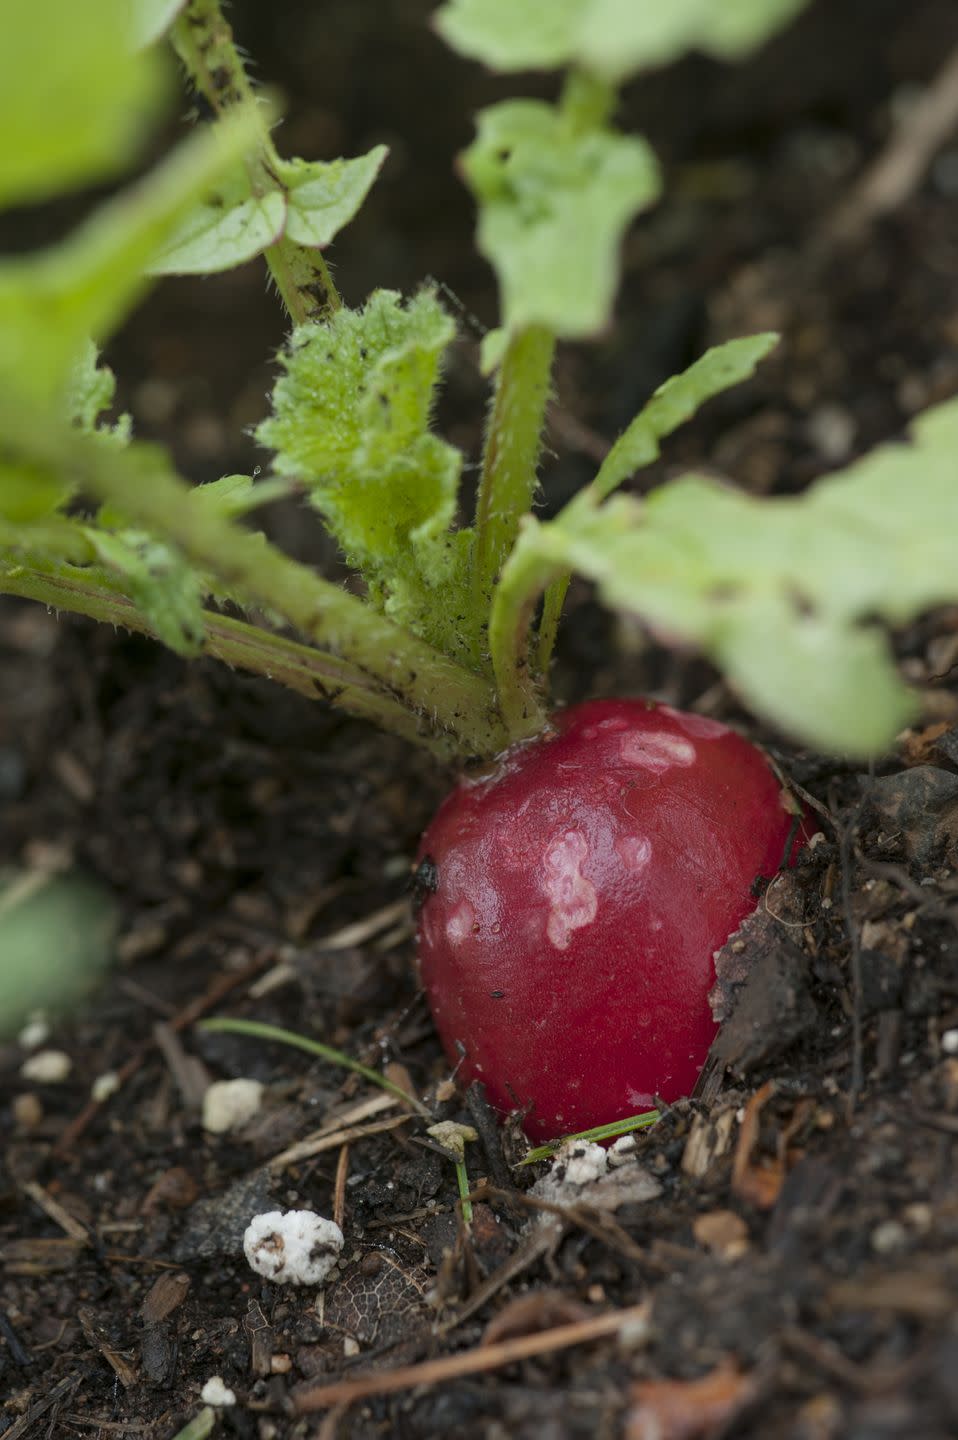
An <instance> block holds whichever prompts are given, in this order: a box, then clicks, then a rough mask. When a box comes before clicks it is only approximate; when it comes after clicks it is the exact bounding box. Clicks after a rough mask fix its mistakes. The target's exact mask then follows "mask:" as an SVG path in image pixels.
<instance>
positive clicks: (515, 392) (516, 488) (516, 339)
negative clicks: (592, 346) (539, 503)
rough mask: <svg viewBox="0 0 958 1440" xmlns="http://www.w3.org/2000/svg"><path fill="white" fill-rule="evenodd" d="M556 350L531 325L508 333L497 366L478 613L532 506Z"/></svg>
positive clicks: (485, 471) (481, 517)
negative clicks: (511, 333)
mask: <svg viewBox="0 0 958 1440" xmlns="http://www.w3.org/2000/svg"><path fill="white" fill-rule="evenodd" d="M554 351H555V336H554V335H553V334H552V333H551V332H550V331H549V330H546V329H545V328H544V327H543V326H540V325H533V326H530V327H529V328H528V329H526V330H522V331H520V332H519V333H518V334H517V335H514V336H513V337H512V338H511V339H510V341H509V343H508V345H507V347H506V353H505V355H504V356H503V359H502V364H501V366H500V368H499V374H498V377H497V380H496V393H495V399H494V401H493V406H492V415H491V417H490V420H489V430H488V434H487V436H486V448H485V453H484V455H483V462H482V477H481V479H480V481H479V494H478V497H477V500H476V521H475V531H476V538H475V542H474V547H473V556H472V584H473V597H474V601H475V607H476V611H477V613H478V614H480V615H487V614H488V613H489V605H490V602H491V599H492V592H493V588H494V586H495V584H496V580H497V578H498V575H499V571H500V570H501V569H502V566H503V563H504V561H505V559H506V557H507V556H508V554H509V552H510V551H511V549H512V547H513V545H514V544H515V539H516V536H517V534H518V533H519V521H520V520H521V518H522V516H523V515H525V514H527V512H528V511H529V510H530V509H531V507H532V498H533V495H534V493H535V487H536V464H537V462H538V459H539V450H540V448H541V445H542V427H543V421H544V417H545V409H546V403H547V401H548V398H549V381H550V375H551V372H552V356H553V353H554Z"/></svg>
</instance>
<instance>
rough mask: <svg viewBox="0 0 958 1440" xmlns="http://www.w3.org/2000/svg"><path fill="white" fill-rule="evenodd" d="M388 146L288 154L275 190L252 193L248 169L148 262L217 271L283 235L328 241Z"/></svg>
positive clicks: (166, 268)
mask: <svg viewBox="0 0 958 1440" xmlns="http://www.w3.org/2000/svg"><path fill="white" fill-rule="evenodd" d="M387 154H388V151H387V149H386V146H385V145H377V146H376V147H375V148H374V149H373V150H370V152H369V154H368V155H361V156H359V157H358V158H357V159H355V160H331V161H329V162H322V161H318V162H315V163H313V164H308V163H307V162H306V161H305V160H284V161H280V162H279V163H278V164H276V165H274V166H273V167H272V170H271V174H273V173H275V179H276V188H275V189H272V190H268V191H266V192H265V193H264V194H261V195H254V194H253V192H252V188H251V185H250V180H249V177H248V175H247V173H246V170H245V168H238V169H237V170H236V171H235V172H234V173H233V174H232V175H231V176H230V177H229V179H228V181H227V182H226V183H225V184H223V185H221V186H220V187H219V189H218V191H217V193H216V194H215V195H214V196H212V197H211V198H210V199H208V200H204V201H203V202H202V203H201V204H199V205H197V206H196V207H195V208H194V209H193V210H191V211H190V213H189V214H188V215H186V216H185V218H184V220H183V222H182V224H181V225H180V226H179V228H178V229H177V231H176V233H175V234H174V235H173V236H172V237H171V239H170V241H169V243H168V245H167V246H166V247H165V248H164V249H163V251H162V252H161V254H160V255H159V256H158V258H157V259H156V260H154V262H153V264H152V265H151V266H150V271H151V274H153V275H215V274H217V273H218V272H219V271H221V270H230V269H232V268H233V267H234V266H236V265H245V264H246V262H247V261H248V260H252V259H254V258H255V256H257V255H261V254H262V252H263V251H264V250H266V249H268V247H269V246H270V245H275V244H276V242H277V241H278V240H280V239H282V238H283V237H284V236H285V237H286V239H288V240H292V241H294V242H295V243H296V244H298V245H307V246H323V245H328V244H329V243H330V241H331V240H332V239H334V237H335V236H336V235H337V234H338V233H339V231H340V230H341V229H342V228H343V226H344V225H348V223H349V221H350V220H352V218H353V216H354V215H355V214H356V212H357V211H358V210H359V208H360V206H361V205H362V203H363V201H364V200H365V198H366V195H367V194H368V193H369V189H370V186H371V185H372V183H373V181H374V180H375V178H376V176H377V174H378V173H379V169H380V166H381V165H382V163H383V160H384V159H385V157H386V155H387Z"/></svg>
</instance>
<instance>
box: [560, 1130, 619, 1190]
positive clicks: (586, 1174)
mask: <svg viewBox="0 0 958 1440" xmlns="http://www.w3.org/2000/svg"><path fill="white" fill-rule="evenodd" d="M608 1168H609V1154H608V1151H607V1150H605V1149H604V1148H603V1146H601V1145H596V1144H594V1142H593V1141H591V1140H570V1141H568V1142H567V1143H566V1144H565V1145H561V1146H560V1147H559V1149H558V1150H557V1151H556V1155H555V1160H554V1161H553V1163H552V1173H553V1175H554V1176H555V1178H556V1179H557V1180H559V1181H564V1182H565V1183H566V1184H567V1185H591V1183H592V1181H593V1180H598V1178H599V1176H600V1175H604V1174H605V1172H606V1170H608Z"/></svg>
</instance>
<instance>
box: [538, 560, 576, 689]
mask: <svg viewBox="0 0 958 1440" xmlns="http://www.w3.org/2000/svg"><path fill="white" fill-rule="evenodd" d="M569 578H570V577H569V575H568V574H565V575H559V576H558V577H557V578H556V579H555V580H553V581H552V583H551V585H550V586H549V588H548V589H547V590H546V594H545V599H544V600H543V602H542V615H541V617H540V619H539V634H538V638H537V641H536V672H537V674H539V675H541V676H542V677H543V679H544V680H546V681H547V680H548V676H549V667H550V665H551V664H552V652H553V650H554V649H555V643H556V636H557V634H558V633H559V621H560V620H561V619H562V607H563V605H564V604H565V597H566V594H567V593H568V589H569Z"/></svg>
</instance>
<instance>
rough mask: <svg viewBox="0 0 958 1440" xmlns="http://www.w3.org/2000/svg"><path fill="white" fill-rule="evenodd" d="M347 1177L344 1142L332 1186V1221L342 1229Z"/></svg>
mask: <svg viewBox="0 0 958 1440" xmlns="http://www.w3.org/2000/svg"><path fill="white" fill-rule="evenodd" d="M348 1175H349V1145H348V1143H346V1142H344V1143H343V1146H342V1148H341V1149H340V1152H339V1159H338V1161H337V1162H336V1183H335V1185H334V1186H333V1220H334V1221H335V1223H336V1224H337V1225H338V1226H339V1228H340V1230H342V1228H343V1220H344V1219H345V1217H346V1179H347V1177H348Z"/></svg>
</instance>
